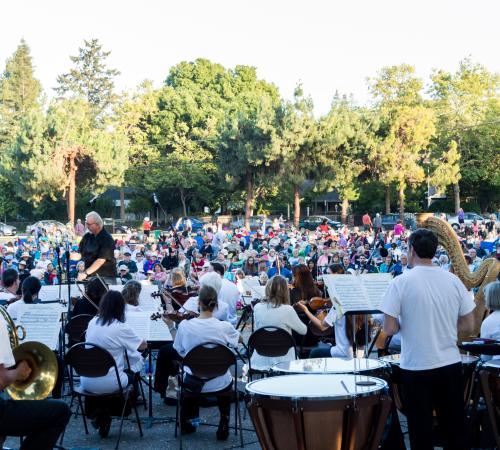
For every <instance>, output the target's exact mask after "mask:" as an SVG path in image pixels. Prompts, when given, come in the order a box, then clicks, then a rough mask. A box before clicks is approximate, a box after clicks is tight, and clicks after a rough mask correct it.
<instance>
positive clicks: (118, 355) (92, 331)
mask: <svg viewBox="0 0 500 450" xmlns="http://www.w3.org/2000/svg"><path fill="white" fill-rule="evenodd" d="M97 320H98V317H94V318H93V319H92V320H91V321H90V322H89V326H88V328H87V334H86V342H90V343H92V344H96V345H98V346H99V347H103V348H104V349H106V350H107V351H108V352H109V353H111V355H112V356H113V358H114V360H115V361H116V365H117V367H118V373H119V374H120V382H121V384H122V387H125V386H127V384H128V377H127V374H126V373H125V372H124V370H125V369H126V368H127V363H126V359H125V352H127V355H128V357H129V361H130V363H131V365H132V364H133V362H136V361H138V360H141V356H140V353H139V352H138V350H137V349H138V348H139V346H140V345H141V343H142V339H141V338H140V337H139V336H137V334H136V333H135V331H134V330H133V329H132V328H131V327H130V325H128V324H126V323H124V322H119V321H118V320H114V321H113V322H112V323H111V324H109V325H101V324H100V323H98V322H97ZM133 369H135V370H137V369H138V368H137V367H134V368H133ZM80 382H81V385H82V387H83V388H84V389H85V390H87V391H90V392H94V393H96V394H102V393H109V392H114V391H116V390H117V389H118V382H117V380H116V374H115V370H114V368H113V367H112V368H111V369H110V370H109V372H108V373H107V374H106V375H105V376H103V377H97V378H87V377H81V378H80Z"/></svg>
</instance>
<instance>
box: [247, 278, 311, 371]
mask: <svg viewBox="0 0 500 450" xmlns="http://www.w3.org/2000/svg"><path fill="white" fill-rule="evenodd" d="M254 321H255V329H259V328H262V327H269V326H274V327H279V328H283V329H284V330H285V331H287V332H288V333H290V334H292V331H295V332H296V333H298V334H299V335H305V334H306V333H307V326H306V325H305V324H304V323H302V321H301V320H300V318H299V316H298V315H297V313H296V312H295V310H294V309H293V307H292V306H291V305H290V296H289V291H288V283H287V280H286V279H285V278H284V277H282V276H280V275H275V276H274V277H272V278H271V279H270V280H269V281H268V282H267V284H266V295H265V298H264V299H262V300H261V301H260V302H259V303H257V304H256V305H255V308H254ZM294 358H295V353H294V351H293V349H290V350H289V352H288V353H287V354H286V355H284V356H281V357H277V358H269V357H264V356H261V355H259V354H258V353H257V352H254V353H253V354H252V360H251V363H252V368H254V369H261V370H267V369H269V368H270V367H271V366H272V365H273V364H276V363H278V362H282V361H292V360H293V359H294Z"/></svg>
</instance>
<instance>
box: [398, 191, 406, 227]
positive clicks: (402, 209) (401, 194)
mask: <svg viewBox="0 0 500 450" xmlns="http://www.w3.org/2000/svg"><path fill="white" fill-rule="evenodd" d="M399 218H400V219H401V221H402V223H403V224H404V223H405V185H404V183H399Z"/></svg>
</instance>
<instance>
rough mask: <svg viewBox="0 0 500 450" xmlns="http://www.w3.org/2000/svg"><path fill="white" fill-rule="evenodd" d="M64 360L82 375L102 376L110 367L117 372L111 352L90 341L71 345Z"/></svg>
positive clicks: (90, 376)
mask: <svg viewBox="0 0 500 450" xmlns="http://www.w3.org/2000/svg"><path fill="white" fill-rule="evenodd" d="M64 361H65V362H66V364H68V365H69V366H71V367H72V368H73V369H74V371H75V372H76V373H77V374H78V375H80V376H83V377H89V378H97V377H103V376H105V375H107V374H108V372H109V370H110V369H111V368H112V367H114V368H115V371H116V373H117V374H118V368H117V366H116V362H115V359H114V358H113V356H112V355H111V353H109V352H108V351H107V350H106V349H104V348H102V347H99V346H98V345H95V344H92V343H90V342H81V343H78V344H75V345H73V347H71V348H70V349H69V350H68V353H66V357H65V358H64ZM118 379H119V377H118Z"/></svg>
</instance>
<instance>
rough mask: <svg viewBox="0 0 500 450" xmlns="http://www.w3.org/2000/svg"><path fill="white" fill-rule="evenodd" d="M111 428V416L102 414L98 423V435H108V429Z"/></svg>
mask: <svg viewBox="0 0 500 450" xmlns="http://www.w3.org/2000/svg"><path fill="white" fill-rule="evenodd" d="M110 428H111V417H110V416H102V417H101V420H100V423H99V436H101V437H103V438H105V437H108V434H109V429H110Z"/></svg>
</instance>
